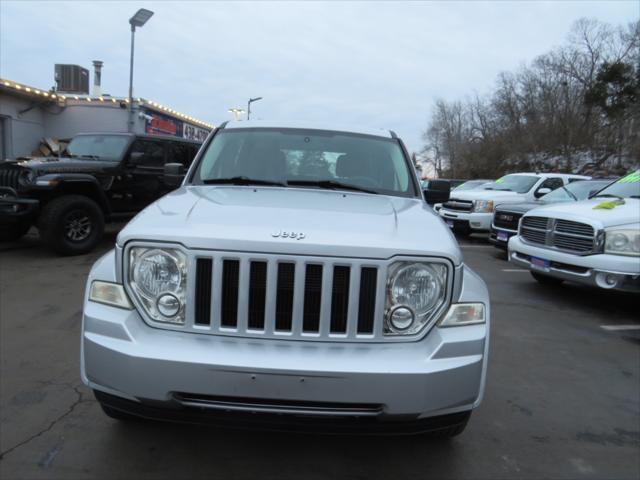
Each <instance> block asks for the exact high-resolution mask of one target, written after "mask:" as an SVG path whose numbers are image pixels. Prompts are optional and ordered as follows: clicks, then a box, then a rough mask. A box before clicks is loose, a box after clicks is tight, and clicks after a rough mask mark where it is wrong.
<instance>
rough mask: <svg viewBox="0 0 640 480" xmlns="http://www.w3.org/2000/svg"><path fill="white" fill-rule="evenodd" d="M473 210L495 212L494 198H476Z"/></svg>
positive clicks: (476, 211)
mask: <svg viewBox="0 0 640 480" xmlns="http://www.w3.org/2000/svg"><path fill="white" fill-rule="evenodd" d="M473 211H474V212H475V213H491V212H493V200H474V201H473Z"/></svg>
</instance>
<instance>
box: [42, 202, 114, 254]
mask: <svg viewBox="0 0 640 480" xmlns="http://www.w3.org/2000/svg"><path fill="white" fill-rule="evenodd" d="M73 222H76V223H77V225H78V229H79V230H76V229H74V225H75V224H74V223H73ZM87 226H88V227H87ZM38 229H39V230H40V237H41V238H42V240H43V241H44V243H45V244H46V246H47V247H49V248H51V249H52V250H53V251H54V252H56V253H59V254H61V255H80V254H82V253H87V252H90V251H91V250H93V249H94V248H95V247H96V245H98V243H99V242H100V240H101V239H102V234H103V233H104V214H103V213H102V210H101V209H100V207H99V206H98V204H97V203H96V202H94V201H93V200H91V199H90V198H88V197H85V196H84V195H65V196H62V197H58V198H55V199H53V200H52V201H50V202H49V203H48V204H47V205H45V207H44V208H43V210H42V213H41V215H40V219H39V221H38Z"/></svg>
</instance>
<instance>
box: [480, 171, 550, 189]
mask: <svg viewBox="0 0 640 480" xmlns="http://www.w3.org/2000/svg"><path fill="white" fill-rule="evenodd" d="M538 180H540V177H536V176H535V175H505V176H504V177H501V178H499V179H498V180H496V181H495V182H492V183H490V184H489V185H487V186H486V187H483V188H484V189H485V190H501V191H507V192H517V193H527V192H528V191H529V190H531V188H532V187H533V186H534V185H535V184H536V183H537V182H538Z"/></svg>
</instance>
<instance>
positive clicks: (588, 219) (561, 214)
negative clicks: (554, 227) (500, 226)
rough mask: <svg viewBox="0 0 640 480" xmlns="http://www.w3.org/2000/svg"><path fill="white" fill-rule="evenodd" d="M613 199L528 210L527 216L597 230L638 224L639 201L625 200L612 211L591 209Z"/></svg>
mask: <svg viewBox="0 0 640 480" xmlns="http://www.w3.org/2000/svg"><path fill="white" fill-rule="evenodd" d="M610 200H615V198H604V197H601V198H592V199H590V200H583V201H581V202H573V203H556V204H553V205H546V206H544V207H540V208H536V209H534V210H530V211H529V212H528V213H527V216H530V215H537V216H544V217H552V218H560V219H563V220H573V221H575V222H583V223H590V224H592V225H594V226H596V227H598V228H607V227H615V226H619V225H626V224H629V223H639V222H640V200H639V199H636V198H625V199H624V202H625V203H624V205H618V206H616V207H614V208H612V209H594V208H593V207H595V206H597V205H599V204H601V203H603V202H606V201H610Z"/></svg>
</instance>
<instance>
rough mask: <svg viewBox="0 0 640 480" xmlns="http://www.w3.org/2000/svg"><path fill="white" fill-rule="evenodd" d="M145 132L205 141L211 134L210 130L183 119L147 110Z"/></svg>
mask: <svg viewBox="0 0 640 480" xmlns="http://www.w3.org/2000/svg"><path fill="white" fill-rule="evenodd" d="M145 113H146V119H147V120H146V123H145V132H146V133H147V135H170V136H172V137H180V138H185V139H188V140H196V141H198V142H204V141H205V139H206V138H207V135H209V130H207V129H205V128H200V127H196V126H195V125H191V124H189V123H185V122H183V121H182V120H178V119H176V118H173V117H170V116H168V115H163V114H161V113H157V112H154V111H152V110H147V111H146V112H145Z"/></svg>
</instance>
